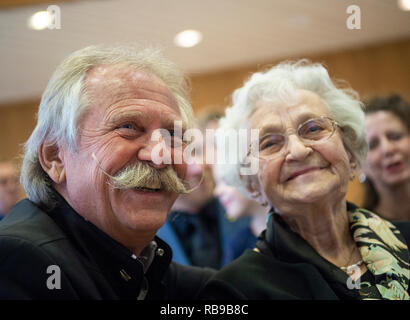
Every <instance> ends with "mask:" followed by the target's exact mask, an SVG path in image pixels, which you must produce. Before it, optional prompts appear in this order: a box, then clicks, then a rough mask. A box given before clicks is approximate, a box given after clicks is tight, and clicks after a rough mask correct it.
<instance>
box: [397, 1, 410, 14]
mask: <svg viewBox="0 0 410 320" xmlns="http://www.w3.org/2000/svg"><path fill="white" fill-rule="evenodd" d="M397 5H398V6H399V8H400V9H401V10H403V11H409V10H410V0H397Z"/></svg>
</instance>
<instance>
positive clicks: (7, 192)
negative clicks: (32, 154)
mask: <svg viewBox="0 0 410 320" xmlns="http://www.w3.org/2000/svg"><path fill="white" fill-rule="evenodd" d="M20 197H21V189H20V184H19V178H18V172H17V168H16V166H15V165H14V164H13V163H12V162H11V161H1V162H0V220H1V219H2V218H3V217H4V216H5V215H6V214H7V213H8V212H9V211H10V209H11V208H12V207H13V206H14V205H15V204H16V203H17V202H18V201H19V200H20Z"/></svg>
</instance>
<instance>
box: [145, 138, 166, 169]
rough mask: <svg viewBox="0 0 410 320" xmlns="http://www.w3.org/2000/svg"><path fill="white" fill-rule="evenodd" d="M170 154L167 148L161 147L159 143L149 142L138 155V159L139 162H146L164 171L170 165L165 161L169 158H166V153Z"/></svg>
mask: <svg viewBox="0 0 410 320" xmlns="http://www.w3.org/2000/svg"><path fill="white" fill-rule="evenodd" d="M166 152H168V153H169V150H167V149H166V148H162V149H161V147H160V145H159V144H158V142H156V141H149V142H147V143H146V144H145V145H144V146H142V147H141V148H140V149H139V150H138V153H137V158H138V160H139V161H143V162H146V163H147V164H149V165H150V166H151V167H154V168H156V169H163V168H165V167H166V166H167V165H170V163H167V162H166V161H165V160H166V159H167V158H169V157H166V156H165V153H166Z"/></svg>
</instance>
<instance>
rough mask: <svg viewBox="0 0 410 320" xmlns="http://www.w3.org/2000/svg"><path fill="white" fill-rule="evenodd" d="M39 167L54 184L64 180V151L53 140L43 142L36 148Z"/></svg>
mask: <svg viewBox="0 0 410 320" xmlns="http://www.w3.org/2000/svg"><path fill="white" fill-rule="evenodd" d="M38 158H39V160H40V164H41V167H42V168H43V170H44V171H45V172H47V174H48V176H49V177H50V178H51V180H53V181H54V183H56V184H61V183H63V182H65V179H66V176H65V167H64V153H63V150H62V148H60V147H58V145H57V143H55V142H52V143H50V142H47V141H45V142H43V143H42V144H41V145H40V147H39V150H38Z"/></svg>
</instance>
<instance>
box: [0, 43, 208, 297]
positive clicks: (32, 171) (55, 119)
mask: <svg viewBox="0 0 410 320" xmlns="http://www.w3.org/2000/svg"><path fill="white" fill-rule="evenodd" d="M174 123H182V126H183V127H184V128H185V129H186V128H189V127H190V126H192V109H191V106H190V104H189V102H188V98H187V93H186V81H185V79H184V77H183V75H182V73H180V72H179V71H178V69H176V67H175V66H174V65H173V64H172V63H171V62H169V61H168V60H166V59H164V58H163V57H162V56H161V54H160V53H159V52H158V51H156V50H152V49H141V50H140V49H138V48H136V47H134V46H120V47H104V46H100V47H88V48H85V49H83V50H79V51H77V52H75V53H73V54H72V55H71V56H70V57H68V58H67V59H66V60H65V61H64V62H63V63H62V64H61V65H60V66H59V67H58V68H57V70H56V71H55V73H54V75H53V77H52V78H51V80H50V82H49V84H48V87H47V88H46V90H45V92H44V94H43V97H42V101H41V104H40V108H39V113H38V123H37V126H36V128H35V130H34V132H33V133H32V135H31V137H30V138H29V140H28V141H27V143H26V145H25V154H24V161H23V166H22V173H21V181H22V183H23V186H24V188H25V190H26V192H27V195H28V199H25V200H23V201H21V202H19V203H18V204H17V205H16V206H15V207H14V208H13V209H12V210H11V212H10V213H9V215H8V216H7V217H6V219H4V220H3V221H2V223H1V224H0V298H3V299H8V298H12V299H25V298H29V299H30V298H34V299H139V300H142V299H155V300H158V299H167V298H169V299H179V298H182V299H188V298H195V297H196V294H197V292H198V291H199V289H200V288H201V287H202V285H203V283H204V282H205V281H206V279H207V278H208V277H209V276H210V274H212V271H211V270H209V269H199V268H194V267H191V268H190V267H185V266H181V265H177V264H175V263H170V261H171V256H172V253H171V250H170V248H169V247H168V245H167V244H166V243H165V242H164V241H162V240H161V239H159V238H157V237H156V236H155V234H156V232H157V230H158V229H159V228H160V227H161V226H162V225H163V223H164V222H165V219H166V217H167V214H168V211H169V209H170V208H171V206H172V204H173V203H174V201H175V199H176V198H177V196H178V194H180V193H184V192H186V189H185V187H184V184H183V183H182V180H183V179H184V176H185V173H186V164H184V163H176V162H177V161H172V163H171V164H165V163H159V162H158V161H156V160H155V159H154V155H155V153H154V152H153V151H154V149H155V147H156V144H157V143H158V142H157V141H159V140H158V139H153V135H154V133H155V132H158V130H159V129H167V130H168V132H169V131H171V133H172V131H173V128H174ZM162 131H163V130H162ZM170 136H172V137H173V135H172V134H171V135H170ZM167 148H168V151H169V152H170V154H171V156H172V159H174V157H173V155H174V154H175V152H176V151H178V150H176V149H177V148H183V144H181V143H171V144H167ZM179 151H181V150H179ZM181 279H182V280H183V281H181Z"/></svg>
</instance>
